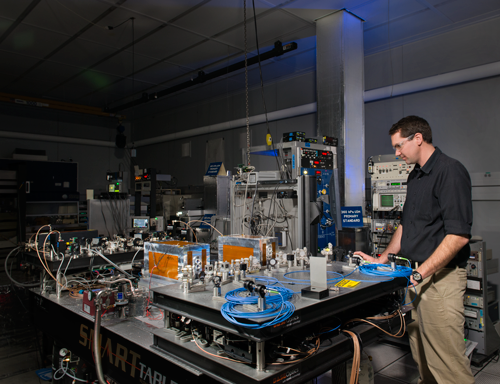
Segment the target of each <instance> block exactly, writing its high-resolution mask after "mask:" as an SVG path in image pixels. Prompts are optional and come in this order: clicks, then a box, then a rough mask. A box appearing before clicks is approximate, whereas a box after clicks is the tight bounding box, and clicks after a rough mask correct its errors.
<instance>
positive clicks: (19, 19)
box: [0, 0, 41, 44]
mask: <svg viewBox="0 0 500 384" xmlns="http://www.w3.org/2000/svg"><path fill="white" fill-rule="evenodd" d="M40 1H41V0H33V1H32V2H31V4H30V5H28V7H27V8H26V9H25V10H24V11H23V12H22V13H21V14H20V15H19V16H18V17H17V19H16V21H14V22H13V23H12V24H11V25H10V27H9V28H7V30H6V31H5V32H4V33H3V35H2V36H0V44H2V43H3V41H4V40H5V39H6V38H7V37H8V36H9V35H10V34H11V33H12V31H14V29H16V28H17V27H18V26H19V24H21V23H22V21H23V20H24V19H25V18H26V16H28V15H29V14H30V13H31V11H32V10H33V9H34V8H35V7H36V6H37V5H38V3H39V2H40Z"/></svg>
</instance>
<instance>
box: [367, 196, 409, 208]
mask: <svg viewBox="0 0 500 384" xmlns="http://www.w3.org/2000/svg"><path fill="white" fill-rule="evenodd" d="M405 201H406V193H374V194H373V200H372V203H373V210H374V211H402V210H403V207H404V205H405Z"/></svg>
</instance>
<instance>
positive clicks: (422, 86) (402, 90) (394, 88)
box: [365, 61, 500, 103]
mask: <svg viewBox="0 0 500 384" xmlns="http://www.w3.org/2000/svg"><path fill="white" fill-rule="evenodd" d="M499 75H500V61H497V62H495V63H490V64H485V65H479V66H477V67H471V68H466V69H461V70H458V71H453V72H448V73H443V74H441V75H436V76H430V77H426V78H423V79H418V80H413V81H407V82H405V83H399V84H394V85H389V86H387V87H382V88H376V89H371V90H369V91H365V103H368V102H371V101H377V100H383V99H388V98H391V97H396V96H402V95H408V94H410V93H416V92H422V91H428V90H430V89H435V88H441V87H446V86H450V85H456V84H460V83H466V82H468V81H474V80H480V79H486V78H488V77H493V76H499Z"/></svg>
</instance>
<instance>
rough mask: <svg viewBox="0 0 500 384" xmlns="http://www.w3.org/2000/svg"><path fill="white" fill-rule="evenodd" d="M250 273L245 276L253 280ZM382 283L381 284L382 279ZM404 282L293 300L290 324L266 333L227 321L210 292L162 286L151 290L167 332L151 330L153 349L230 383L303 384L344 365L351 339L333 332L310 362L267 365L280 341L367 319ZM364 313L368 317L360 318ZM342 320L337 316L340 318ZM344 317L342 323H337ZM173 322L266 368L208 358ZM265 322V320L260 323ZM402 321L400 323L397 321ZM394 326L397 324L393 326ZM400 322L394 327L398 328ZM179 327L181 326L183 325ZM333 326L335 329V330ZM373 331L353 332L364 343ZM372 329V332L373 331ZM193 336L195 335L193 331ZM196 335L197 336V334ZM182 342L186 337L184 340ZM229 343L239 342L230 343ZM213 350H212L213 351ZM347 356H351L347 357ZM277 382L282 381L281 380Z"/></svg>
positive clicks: (359, 276) (356, 276) (398, 280)
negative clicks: (285, 382)
mask: <svg viewBox="0 0 500 384" xmlns="http://www.w3.org/2000/svg"><path fill="white" fill-rule="evenodd" d="M342 265H345V263H340V262H335V263H333V266H331V267H328V270H334V271H342ZM251 277H252V275H248V276H247V278H251ZM273 277H276V278H277V279H278V280H284V278H283V273H277V274H273ZM308 277H309V275H308V274H306V273H304V274H303V275H302V274H298V275H294V278H299V279H300V278H302V279H305V278H308ZM350 277H351V278H352V279H359V280H364V281H366V280H372V281H375V280H374V279H371V278H368V279H367V276H366V275H362V274H360V273H359V272H357V271H356V272H354V273H353V274H352V275H351V276H350ZM379 281H380V280H379ZM406 282H407V280H406V279H405V278H396V279H394V280H392V281H390V282H384V283H381V282H373V283H367V282H361V283H359V285H357V286H356V287H354V288H339V289H338V291H337V292H334V291H329V293H330V296H329V297H326V298H324V299H322V300H312V299H308V298H303V297H298V298H296V299H295V300H294V301H293V304H294V305H295V312H294V313H293V315H292V316H291V317H290V318H289V319H288V320H286V321H284V322H282V323H279V324H277V325H275V326H272V327H266V328H262V329H248V328H242V327H239V326H237V325H234V324H232V323H229V322H228V321H226V320H225V319H224V318H223V317H222V315H221V312H220V311H221V307H222V304H223V303H224V302H225V300H217V299H214V298H213V296H212V295H213V293H212V290H211V289H207V290H205V291H202V292H194V293H184V291H183V290H182V289H181V284H172V285H168V286H164V287H160V288H155V289H153V290H152V292H153V305H155V306H157V307H159V308H161V309H164V310H165V311H166V313H165V317H166V319H167V321H166V328H164V329H160V330H156V331H153V335H154V347H156V348H158V349H160V350H164V351H167V352H168V353H171V354H175V355H176V356H179V357H181V358H183V359H185V360H187V361H193V362H195V364H196V365H197V366H199V367H201V368H203V369H205V370H208V371H210V372H211V373H212V374H216V375H217V376H218V377H220V378H222V379H225V380H229V381H231V382H237V383H243V384H256V383H266V384H267V383H269V384H271V383H276V382H278V381H279V377H283V375H285V377H286V376H287V375H288V376H291V377H290V382H291V383H292V382H294V383H299V382H303V381H304V380H305V379H306V378H314V377H317V376H319V375H320V374H321V373H323V372H325V371H326V370H328V369H331V368H332V367H333V366H334V365H336V364H338V363H340V362H342V361H345V360H346V358H349V357H350V356H351V353H352V352H351V351H350V350H349V345H350V341H349V340H348V339H346V337H345V336H343V334H338V333H332V335H329V337H328V338H329V339H331V347H329V348H325V349H321V350H320V351H318V352H317V353H316V354H314V355H312V356H311V357H309V358H308V359H306V360H302V361H300V362H297V363H296V364H284V365H266V363H265V361H266V355H267V356H269V354H271V353H272V351H273V348H274V347H273V346H274V345H275V344H276V343H280V342H286V340H289V339H293V338H297V337H300V335H306V334H310V333H314V332H315V331H316V330H318V332H319V329H320V327H321V326H323V325H324V324H330V325H332V324H334V323H337V324H336V325H339V324H338V322H339V321H340V322H342V321H347V320H349V319H350V318H352V317H361V316H363V315H365V316H366V315H367V313H368V312H369V311H375V312H372V314H373V313H378V312H377V311H380V310H381V307H382V306H381V304H380V301H378V300H377V299H379V300H380V299H384V300H385V299H386V298H387V296H388V295H390V294H391V293H393V292H395V291H397V290H399V289H400V288H403V287H405V286H406ZM305 285H306V284H301V283H298V284H296V285H294V286H293V287H294V290H295V291H300V288H303V286H305ZM240 287H241V284H238V283H229V284H226V285H223V286H222V295H221V297H224V295H225V293H227V292H229V291H230V290H233V289H236V288H240ZM364 311H367V312H365V313H364V314H362V313H363V312H364ZM336 316H338V317H336ZM339 319H342V320H339ZM174 321H176V322H179V324H180V322H181V321H182V324H183V325H184V324H191V327H192V326H193V324H196V329H197V331H196V332H200V333H203V334H204V335H205V336H204V337H205V339H206V340H207V341H208V342H210V341H211V340H213V338H214V337H224V338H225V339H224V340H225V345H224V350H225V352H229V355H230V356H231V353H233V354H238V356H240V357H241V354H244V355H245V358H246V359H247V360H248V362H254V363H255V362H256V361H257V367H258V362H259V361H264V366H265V369H256V368H253V367H252V366H250V365H244V364H240V363H237V362H236V363H235V362H231V361H227V360H223V359H220V358H217V357H214V356H210V355H208V354H206V353H204V352H202V351H201V350H200V347H199V346H198V345H195V344H194V343H192V342H187V341H191V339H192V337H191V336H190V335H189V333H188V334H187V335H186V333H184V336H181V337H179V334H178V333H177V334H176V331H179V329H178V328H176V326H179V324H175V323H174ZM262 321H267V320H262ZM398 322H399V320H398ZM393 325H394V324H393ZM397 325H399V324H395V326H397ZM179 328H180V327H179ZM331 328H333V326H332V327H331ZM370 328H371V327H368V328H365V327H364V326H361V327H359V328H355V330H356V331H357V332H358V333H359V334H360V336H361V337H362V338H363V342H368V341H369V338H370V337H371V336H373V334H372V335H371V336H370V335H369V334H368V333H367V332H370ZM371 331H373V329H371ZM192 332H193V331H192ZM193 334H194V333H193ZM193 337H194V336H193ZM183 338H184V339H183ZM230 340H236V341H234V342H230ZM213 352H214V350H212V353H213ZM345 352H347V355H346V354H345ZM277 380H278V381H277Z"/></svg>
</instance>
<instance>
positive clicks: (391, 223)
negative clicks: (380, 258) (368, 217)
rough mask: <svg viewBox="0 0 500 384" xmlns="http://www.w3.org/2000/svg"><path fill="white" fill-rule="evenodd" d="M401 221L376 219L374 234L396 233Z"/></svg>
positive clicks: (373, 228) (373, 227)
mask: <svg viewBox="0 0 500 384" xmlns="http://www.w3.org/2000/svg"><path fill="white" fill-rule="evenodd" d="M399 224H400V220H397V219H394V220H393V219H374V220H373V225H372V232H375V233H394V232H395V231H396V229H398V227H399Z"/></svg>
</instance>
